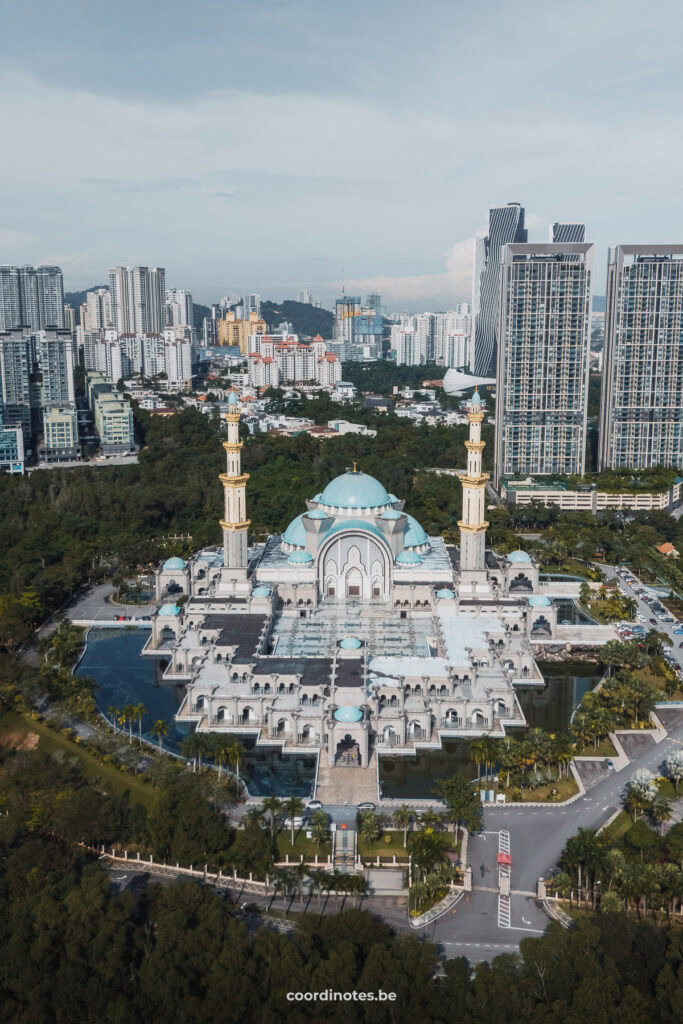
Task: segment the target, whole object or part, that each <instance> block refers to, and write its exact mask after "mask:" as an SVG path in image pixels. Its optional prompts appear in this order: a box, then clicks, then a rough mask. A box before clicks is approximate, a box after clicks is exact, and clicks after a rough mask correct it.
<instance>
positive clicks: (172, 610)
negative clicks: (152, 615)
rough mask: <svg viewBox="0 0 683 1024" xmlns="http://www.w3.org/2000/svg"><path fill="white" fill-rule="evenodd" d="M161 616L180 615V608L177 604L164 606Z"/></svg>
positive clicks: (160, 610) (161, 609) (160, 611)
mask: <svg viewBox="0 0 683 1024" xmlns="http://www.w3.org/2000/svg"><path fill="white" fill-rule="evenodd" d="M159 615H180V608H179V607H178V605H177V604H162V606H161V608H160V609H159Z"/></svg>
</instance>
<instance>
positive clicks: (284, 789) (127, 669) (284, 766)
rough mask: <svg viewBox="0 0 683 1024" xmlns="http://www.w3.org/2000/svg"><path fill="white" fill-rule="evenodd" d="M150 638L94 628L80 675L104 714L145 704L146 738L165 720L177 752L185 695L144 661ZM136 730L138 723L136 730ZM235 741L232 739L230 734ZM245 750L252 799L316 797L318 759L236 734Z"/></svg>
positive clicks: (156, 665)
mask: <svg viewBox="0 0 683 1024" xmlns="http://www.w3.org/2000/svg"><path fill="white" fill-rule="evenodd" d="M148 636H149V630H143V629H135V628H130V629H123V630H122V629H91V630H90V632H89V633H88V646H87V649H86V652H85V654H84V656H83V658H82V659H81V661H80V663H79V665H78V667H77V669H76V674H77V675H82V676H92V678H93V679H95V681H96V683H97V686H96V689H95V700H96V702H97V706H98V708H99V709H100V711H102V712H104V714H105V715H107V717H108V718H109V717H110V714H109V711H108V709H109V708H110V707H115V708H123V707H125V705H127V704H143V705H144V707H145V714H144V715H143V716H142V734H143V736H144V737H145V738H146V739H148V740H151V741H152V742H156V737H154V736H152V734H151V729H152V726H153V725H154V723H155V722H156V721H158V720H159V719H163V721H165V722H166V724H167V726H168V734H167V735H166V736H165V737H164V738H163V740H162V742H163V745H164V747H166V748H167V749H168V750H171V751H173V752H174V753H178V752H179V751H180V745H181V743H182V742H183V739H184V738H185V736H187V734H188V732H191V731H192V727H191V726H185V725H178V724H177V723H176V722H175V720H174V715H175V713H176V711H177V709H178V707H179V706H180V703H181V701H182V699H183V697H184V695H185V687H184V686H183V685H182V684H178V683H168V682H165V681H162V678H161V676H162V672H163V667H164V664H165V663H164V662H163V659H161V658H156V657H150V658H148V657H141V654H140V652H141V651H142V648H143V647H144V645H145V641H146V640H147V638H148ZM133 729H134V731H137V723H135V725H134V726H133ZM230 738H231V739H232V738H233V736H232V735H231V736H230ZM234 738H235V739H238V740H239V742H240V743H241V744H242V746H243V747H244V748H245V751H246V753H245V758H244V763H243V764H242V765H241V767H240V774H241V776H242V777H243V778H244V781H245V783H246V785H247V788H248V790H249V793H250V795H251V796H270V795H271V794H273V793H275V794H277V795H279V796H299V797H305V798H308V797H310V796H311V795H312V792H313V785H314V781H315V768H316V757H315V756H313V755H310V754H283V753H282V748H281V747H258V748H257V747H256V739H255V737H253V736H244V735H238V736H237V735H236V736H234Z"/></svg>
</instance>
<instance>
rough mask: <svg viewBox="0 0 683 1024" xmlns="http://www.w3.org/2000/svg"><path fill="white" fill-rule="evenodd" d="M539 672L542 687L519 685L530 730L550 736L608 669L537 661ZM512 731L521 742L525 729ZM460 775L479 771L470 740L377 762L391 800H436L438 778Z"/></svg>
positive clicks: (448, 742)
mask: <svg viewBox="0 0 683 1024" xmlns="http://www.w3.org/2000/svg"><path fill="white" fill-rule="evenodd" d="M539 668H540V670H541V673H542V674H543V677H544V679H545V681H546V685H545V686H544V687H543V688H542V689H541V688H539V687H531V686H528V687H519V686H516V687H515V692H516V693H517V697H518V700H519V703H520V705H521V707H522V710H523V711H524V715H525V717H526V720H527V722H528V726H529V728H534V727H538V728H540V729H545V731H546V732H550V733H556V732H565V731H566V730H567V729H568V728H569V721H570V719H571V716H572V712H573V711H574V708H575V707H576V705H577V704H578V703H579V702H580V701H581V698H582V697H583V695H584V693H586V692H587V691H588V690H592V689H593V688H594V687H595V686H597V684H598V683H599V682H600V679H601V677H602V674H603V671H604V670H603V668H602V666H601V665H594V664H591V663H588V662H539ZM509 732H510V735H511V736H514V737H516V738H518V739H521V738H522V737H523V736H524V733H525V730H524V729H510V730H509ZM456 773H457V774H460V775H464V776H465V777H466V778H471V779H474V778H476V775H477V769H476V766H475V764H474V762H473V761H472V760H471V759H470V756H469V742H468V741H467V740H456V739H454V740H446V741H445V742H444V749H443V750H430V751H426V752H424V753H420V754H418V755H417V756H415V757H408V756H400V755H394V756H391V755H388V756H384V755H382V756H381V757H380V758H379V780H380V786H381V789H382V796H385V797H387V798H393V799H399V800H400V799H402V798H404V797H405V798H412V799H415V800H421V799H427V798H430V797H431V798H433V797H434V792H433V789H434V784H435V782H436V780H437V779H441V778H445V777H448V776H449V775H453V774H456Z"/></svg>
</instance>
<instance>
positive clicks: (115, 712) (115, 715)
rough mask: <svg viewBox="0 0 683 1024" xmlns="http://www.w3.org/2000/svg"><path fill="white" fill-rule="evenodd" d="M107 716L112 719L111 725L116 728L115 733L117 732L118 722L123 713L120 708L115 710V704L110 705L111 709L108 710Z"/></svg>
mask: <svg viewBox="0 0 683 1024" xmlns="http://www.w3.org/2000/svg"><path fill="white" fill-rule="evenodd" d="M107 714H108V715H109V717H110V718H111V724H112V725H113V726H114V732H116V722H117V720H118V717H119V715H120V714H121V712H120V710H119V708H115V707H114V706H113V704H110V705H109V707H108V708H107Z"/></svg>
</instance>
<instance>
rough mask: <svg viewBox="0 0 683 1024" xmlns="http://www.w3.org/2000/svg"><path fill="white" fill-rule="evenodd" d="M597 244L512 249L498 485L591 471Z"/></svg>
mask: <svg viewBox="0 0 683 1024" xmlns="http://www.w3.org/2000/svg"><path fill="white" fill-rule="evenodd" d="M592 261H593V246H592V245H589V244H586V243H583V244H579V243H567V244H564V245H556V244H553V243H544V244H531V243H529V244H518V243H512V244H508V245H506V247H505V249H504V250H503V255H502V262H501V266H500V284H499V294H500V305H499V318H498V330H497V337H498V340H499V345H498V376H497V384H496V391H497V398H496V457H495V480H496V483H497V482H498V481H499V480H500V478H501V477H503V476H511V475H513V474H518V473H525V474H526V473H531V474H544V475H548V474H561V475H569V474H578V475H582V474H583V471H584V466H585V448H586V414H587V406H588V357H589V348H590V311H591V298H592V296H591V286H592Z"/></svg>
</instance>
